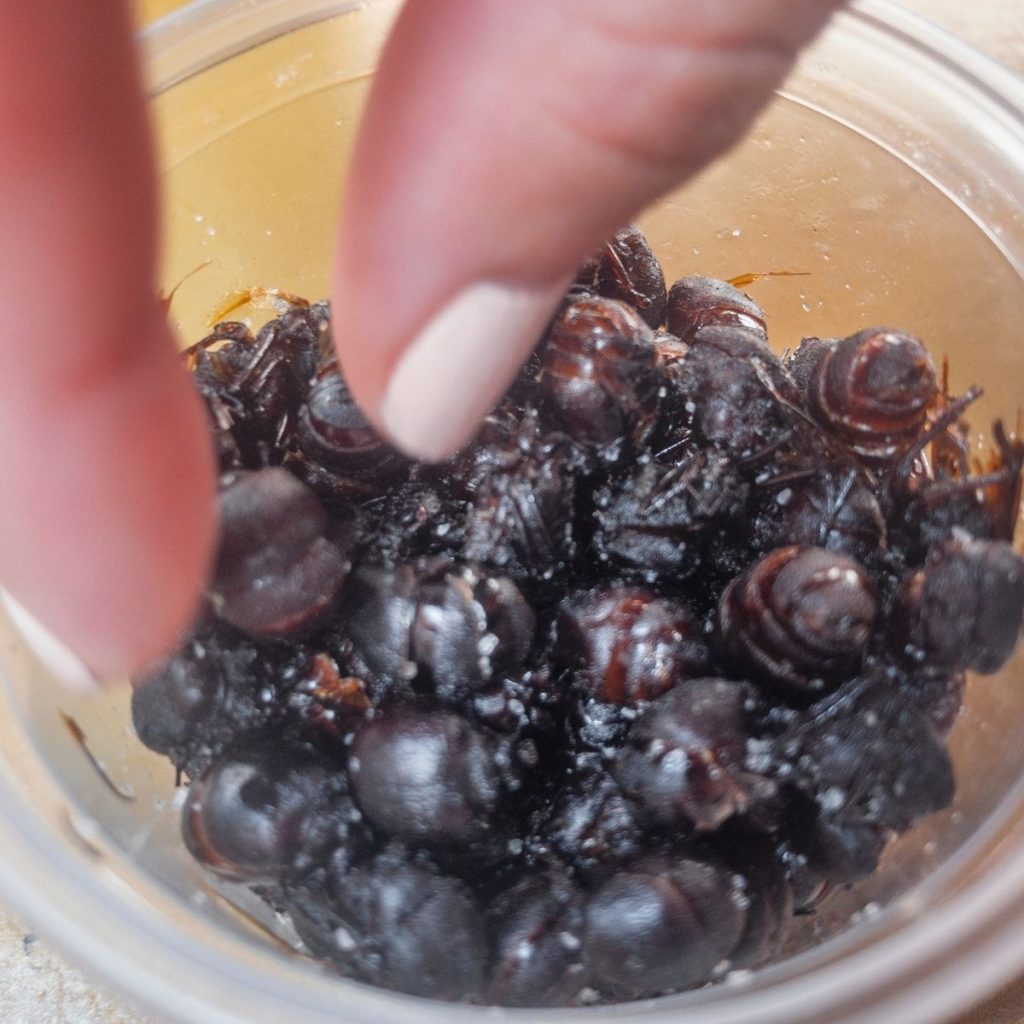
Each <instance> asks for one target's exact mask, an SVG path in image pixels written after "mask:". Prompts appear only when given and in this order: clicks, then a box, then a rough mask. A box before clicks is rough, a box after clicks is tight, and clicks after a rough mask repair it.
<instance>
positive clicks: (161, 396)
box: [0, 0, 839, 683]
mask: <svg viewBox="0 0 1024 1024" xmlns="http://www.w3.org/2000/svg"><path fill="white" fill-rule="evenodd" d="M838 3H839V0H730V2H729V3H727V4H724V3H719V2H717V0H630V2H629V3H622V2H621V0H546V2H544V3H540V2H537V0H529V2H526V3H510V2H508V0H474V2H472V3H469V2H467V0H409V2H408V3H407V5H406V7H405V9H404V10H403V13H402V15H401V17H400V19H399V22H398V24H397V26H396V29H395V31H394V33H393V35H392V38H391V40H390V42H389V44H388V47H387V49H386V51H385V54H384V57H383V61H382V64H381V69H380V73H379V74H378V76H377V80H376V83H375V86H374V89H373V93H372V95H371V99H370V103H369V107H368V110H367V117H366V122H365V127H364V129H363V131H362V134H361V137H360V141H359V143H358V145H357V149H356V153H355V156H354V160H353V164H352V169H351V174H350V179H349V182H348V184H347V188H346V197H345V204H344V213H343V218H342V223H341V230H340V234H339V244H338V254H337V261H336V270H335V276H334V289H333V296H332V297H333V299H334V302H335V308H336V309H338V310H343V311H344V315H343V316H342V317H339V318H338V319H337V320H336V334H337V338H338V345H339V350H340V355H341V360H342V364H343V367H344V369H345V372H346V375H347V376H348V379H349V381H350V383H351V385H352V388H353V390H354V392H355V394H356V397H357V398H358V399H359V401H360V402H361V404H362V405H363V408H364V409H365V411H366V412H367V414H368V415H369V417H370V418H371V419H372V420H373V422H374V423H375V424H376V425H377V426H378V427H379V428H380V429H381V430H382V431H383V432H384V433H385V434H387V435H388V436H389V437H390V439H391V440H392V441H393V442H394V443H395V444H397V445H398V446H399V447H402V448H404V449H405V450H406V451H408V452H409V453H411V454H413V455H417V456H419V457H422V458H428V459H437V458H441V457H443V456H445V455H446V454H448V453H450V452H451V451H453V450H454V449H456V448H457V447H458V446H459V445H460V444H461V443H463V442H464V441H465V440H466V439H467V438H468V436H469V435H470V434H471V432H472V430H473V428H474V426H475V424H476V423H477V421H478V420H479V419H480V418H481V417H482V416H483V415H485V414H486V413H487V411H488V410H489V409H490V408H491V407H492V406H493V404H494V403H495V402H496V401H497V399H498V397H499V396H500V394H501V393H502V391H503V390H504V388H505V387H506V386H507V384H508V382H509V380H510V378H511V377H512V375H513V374H514V373H515V370H516V369H517V367H518V366H519V364H520V362H521V361H522V360H523V359H524V358H525V356H526V355H527V354H528V352H529V350H530V349H531V348H532V347H533V344H534V343H535V340H536V337H537V335H538V333H539V331H540V330H541V329H542V328H543V326H544V324H545V323H546V322H547V320H548V319H549V317H550V315H551V313H552V311H553V309H554V307H555V305H556V304H557V302H558V300H559V298H560V297H561V295H562V294H563V292H564V289H565V287H566V285H567V283H568V281H569V280H571V278H572V276H573V273H574V270H575V268H576V266H577V265H578V264H579V262H580V260H581V258H582V257H583V256H585V255H586V254H587V253H588V252H590V251H592V250H593V249H595V248H596V247H597V246H598V245H599V244H600V242H601V241H602V240H603V239H604V238H605V237H607V236H609V235H611V234H612V233H613V232H614V231H615V230H616V228H618V227H619V226H620V225H621V224H622V223H623V222H625V221H627V220H628V219H629V218H630V217H631V216H633V214H635V212H636V211H637V210H638V209H640V208H641V207H642V206H644V205H645V204H646V203H648V202H649V201H650V200H652V199H653V198H655V197H656V196H658V195H659V194H661V193H663V192H665V191H667V190H668V189H669V188H671V187H672V186H674V185H676V184H678V183H679V182H681V181H682V180H684V179H685V178H687V177H689V176H690V175H692V174H693V173H694V172H695V171H697V170H699V169H700V168H701V167H702V166H703V165H704V164H705V163H706V162H707V161H708V160H710V159H712V158H713V157H714V156H715V155H717V154H718V153H719V152H721V151H722V150H723V149H724V148H726V147H727V146H728V145H729V144H731V143H732V142H733V141H735V140H736V139H737V138H738V137H739V136H740V135H741V134H742V132H743V130H744V129H745V128H746V126H747V125H748V123H749V122H750V120H751V119H752V117H753V116H754V115H755V114H756V112H757V111H758V110H759V109H760V107H761V106H762V104H763V103H764V102H765V100H766V99H767V98H768V97H769V95H770V93H771V90H772V89H773V87H774V86H775V85H777V84H778V82H779V81H780V79H781V78H782V77H783V75H784V74H785V72H786V70H787V69H788V67H789V65H790V63H791V61H792V59H793V57H794V56H795V54H796V52H797V50H798V49H799V47H800V46H801V45H802V44H803V43H805V42H806V41H807V40H809V39H810V38H811V37H812V36H813V35H814V34H815V33H816V32H817V30H818V29H819V28H820V27H821V25H822V24H823V23H824V22H825V20H826V19H827V17H828V16H829V14H830V13H831V11H832V10H833V9H834V8H835V7H836V6H838ZM0 11H2V14H3V20H4V24H5V29H4V40H3V45H2V46H0V238H2V239H3V249H2V250H0V282H2V284H3V293H4V295H5V298H6V309H5V311H4V317H3V327H2V328H0V352H2V353H3V355H4V356H5V366H6V371H7V372H6V373H5V374H4V375H3V376H2V378H0V479H2V480H3V481H4V483H5V485H6V486H5V489H4V493H5V499H6V500H5V508H4V512H3V515H2V521H0V579H2V580H3V581H4V583H5V585H7V586H9V587H10V589H11V591H12V592H13V593H14V594H16V595H17V596H18V598H19V601H20V602H21V603H22V604H23V605H25V606H27V607H28V608H30V609H31V610H32V613H33V615H34V616H35V618H36V619H37V620H40V621H41V622H43V623H45V624H46V627H47V628H48V631H49V632H52V633H55V634H57V635H59V636H60V637H61V638H62V640H63V641H64V644H65V645H66V646H68V647H69V648H71V649H72V650H73V651H75V652H76V654H77V656H78V658H77V659H76V658H74V657H72V656H67V657H61V658H60V659H59V660H60V665H59V668H60V670H61V674H62V675H64V676H65V677H68V678H69V681H71V680H77V681H78V682H79V683H83V682H85V681H86V680H87V679H88V678H89V677H90V676H92V675H94V674H95V675H98V676H101V677H107V676H112V675H116V674H120V673H123V672H124V671H128V670H132V669H136V668H138V667H140V666H141V665H143V664H145V663H146V662H148V661H150V660H151V659H153V658H154V657H156V656H158V655H159V654H160V653H162V652H164V651H165V650H166V649H167V648H168V646H169V645H171V644H173V642H174V639H175V638H176V637H177V636H178V635H180V633H181V631H182V630H183V629H184V628H185V627H186V625H187V623H188V621H189V620H190V618H191V617H192V615H193V614H194V611H195V607H196V602H197V595H198V594H199V592H200V590H201V587H202V583H203V580H204V578H205V575H206V571H207V568H208V565H209V559H210V553H211V550H212V547H213V544H214V522H213V511H214V507H215V502H214V466H213V459H212V455H211V452H210V449H209V442H208V439H207V430H206V425H205V419H204V415H203V412H202V409H201V407H200V405H199V402H198V399H197V397H196V395H195V394H194V392H193V390H192V388H191V385H190V384H189V382H188V380H187V377H186V374H185V373H184V371H183V369H182V367H181V366H180V364H179V361H178V360H177V358H176V356H175V352H174V345H173V342H172V338H171V332H170V330H169V327H168V325H167V323H166V318H165V317H164V315H163V311H162V310H161V308H160V305H159V303H158V302H157V301H156V297H155V294H156V293H155V283H154V282H155V255H156V236H157V230H156V184H155V181H156V176H155V171H154V165H153V157H152V152H151V148H150V143H149V137H148V133H147V128H146V117H145V106H144V100H143V97H142V90H141V87H140V82H139V75H138V72H137V68H136V57H135V54H134V52H133V44H132V37H131V26H130V21H129V18H128V16H127V14H126V13H125V11H124V10H123V9H122V8H121V6H120V5H119V4H118V3H117V2H116V0H105V2H99V0H97V2H96V3H91V4H66V3H63V2H61V0H36V2H35V3H31V4H16V3H14V2H13V0H3V8H2V9H0ZM31 631H32V633H33V635H34V636H35V637H36V638H37V639H40V640H41V641H42V644H41V645H38V646H45V648H46V651H47V653H48V655H49V657H50V660H51V662H52V661H53V660H54V658H55V657H56V656H57V654H56V652H58V651H59V650H60V649H61V646H62V645H60V644H57V642H56V641H54V640H53V638H52V637H49V636H47V635H46V632H44V631H43V630H41V629H40V627H39V626H38V623H37V624H36V625H34V626H32V627H31ZM78 659H84V662H86V663H87V664H88V665H90V666H91V667H92V671H91V672H90V671H88V670H85V669H84V667H82V666H80V665H78V664H77V661H78Z"/></svg>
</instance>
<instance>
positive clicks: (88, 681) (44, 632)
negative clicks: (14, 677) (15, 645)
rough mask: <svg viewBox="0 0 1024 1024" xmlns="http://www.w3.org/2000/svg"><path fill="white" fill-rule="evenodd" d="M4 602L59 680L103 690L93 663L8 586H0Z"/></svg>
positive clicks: (69, 685) (90, 690) (80, 690)
mask: <svg viewBox="0 0 1024 1024" xmlns="http://www.w3.org/2000/svg"><path fill="white" fill-rule="evenodd" d="M0 604H3V606H4V608H5V609H6V610H7V614H8V615H10V617H11V621H12V622H13V623H14V625H15V627H16V628H17V630H18V632H20V633H21V636H22V639H23V640H24V641H25V643H26V644H28V646H29V648H30V649H31V650H32V653H33V654H35V656H36V657H37V658H38V659H39V661H40V663H41V664H42V665H43V667H44V668H45V669H46V670H47V671H48V672H50V673H51V674H52V675H53V676H55V677H56V679H57V681H58V682H59V683H61V684H62V685H63V686H65V687H66V688H67V689H69V690H73V691H75V692H76V693H82V694H90V693H99V692H100V690H101V689H102V687H101V686H100V685H99V680H97V678H96V676H95V675H94V674H93V672H92V670H91V669H90V668H89V666H88V665H86V663H85V662H84V661H82V659H81V658H80V657H79V656H78V655H77V654H75V652H74V651H72V650H71V648H69V647H68V646H67V644H65V643H64V642H63V641H62V640H58V639H57V638H56V637H55V636H54V635H53V634H52V633H51V632H50V631H49V630H48V629H47V628H46V627H45V626H44V625H43V624H42V623H41V622H40V621H39V620H38V619H37V618H36V617H35V616H34V615H33V614H32V613H31V612H30V611H28V609H26V608H25V607H24V605H22V604H21V603H19V602H18V601H16V600H15V599H14V598H13V597H11V595H10V594H9V593H8V592H7V591H6V590H0Z"/></svg>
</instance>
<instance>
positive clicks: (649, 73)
mask: <svg viewBox="0 0 1024 1024" xmlns="http://www.w3.org/2000/svg"><path fill="white" fill-rule="evenodd" d="M838 5H839V0H730V2H729V3H725V4H723V3H717V2H714V0H630V3H628V4H624V3H622V2H621V0H585V2H584V0H546V2H543V3H542V2H538V0H531V2H529V3H520V4H512V3H508V2H507V0H475V2H474V3H471V4H469V3H465V2H464V0H409V2H408V3H407V4H406V7H405V9H404V10H403V12H402V15H401V17H400V19H399V22H398V24H397V26H396V28H395V30H394V32H393V33H392V36H391V39H390V41H389V43H388V46H387V47H386V49H385V53H384V55H383V59H382V63H381V66H380V70H379V73H378V75H377V80H376V83H375V85H374V89H373V92H372V94H371V97H370V101H369V105H368V108H367V110H366V114H365V118H364V127H363V130H362V134H361V136H360V139H359V141H358V143H357V146H356V151H355V153H354V156H353V163H352V167H351V172H350V180H349V183H348V189H347V193H346V199H345V204H344V212H343V218H342V227H341V235H340V238H339V245H338V252H337V261H336V270H335V281H334V301H335V309H336V310H337V311H338V313H337V315H336V318H335V326H336V333H337V335H338V344H339V352H340V357H341V360H342V365H343V366H344V368H345V372H346V375H347V376H348V378H349V381H350V383H351V386H352V388H353V391H354V393H355V395H356V397H357V399H358V400H359V401H360V403H361V405H362V406H363V408H364V409H365V411H366V412H367V414H368V415H369V416H370V418H371V419H372V420H373V421H374V422H375V424H376V425H377V426H378V427H379V428H380V429H381V430H383V432H384V433H385V434H387V435H388V436H389V437H390V438H391V440H392V441H394V442H395V443H396V444H397V445H398V446H399V447H401V448H403V449H405V450H406V451H407V452H408V453H410V454H412V455H415V456H418V457H420V458H424V459H429V460H437V459H441V458H443V457H445V456H446V455H448V454H450V453H451V452H452V451H453V450H455V449H456V448H458V447H459V446H460V445H461V444H462V443H463V442H464V441H466V440H467V439H468V437H469V436H470V435H471V433H472V432H473V430H474V428H475V426H476V424H477V422H478V421H479V419H480V418H482V417H483V416H484V415H486V413H487V412H488V411H490V409H491V408H492V407H493V406H494V405H495V404H496V402H497V401H498V399H499V398H500V396H501V394H502V393H503V391H504V390H505V388H506V387H507V385H508V383H509V382H510V380H511V378H512V377H513V376H514V374H515V372H516V370H517V369H518V367H519V366H520V364H521V363H522V362H523V361H524V360H525V358H526V356H527V355H528V353H529V351H530V350H531V348H532V347H533V346H534V344H535V343H536V340H537V337H538V335H539V334H540V332H541V331H542V330H543V328H544V326H545V324H546V323H547V321H548V319H549V318H550V316H551V314H552V312H553V311H554V309H555V307H556V305H557V303H558V301H559V299H560V298H561V296H562V294H563V293H564V290H565V288H566V286H567V285H568V283H569V281H570V280H571V279H572V277H573V275H574V273H575V270H576V267H577V265H578V264H579V263H580V261H581V259H582V258H583V257H584V256H585V255H587V254H588V253H589V252H591V251H593V250H594V249H596V248H597V246H598V245H600V243H601V242H602V241H603V240H604V239H605V238H606V237H608V236H610V235H611V234H613V233H614V232H615V230H616V229H617V228H619V227H620V226H621V225H622V224H623V223H624V222H625V221H627V220H629V219H630V218H631V217H632V216H633V215H634V214H635V213H636V212H637V210H639V209H640V208H641V207H642V206H644V205H645V204H646V203H648V202H650V201H651V200H652V199H654V198H655V197H657V196H658V195H660V194H661V193H663V192H665V191H667V190H668V189H670V188H671V187H672V186H674V185H676V184H678V183H679V182H681V181H683V180H684V179H685V178H687V177H688V176H690V175H692V174H693V173H694V172H696V171H697V170H699V169H700V168H701V167H702V166H703V165H704V164H705V163H707V162H708V161H709V160H711V159H712V158H713V157H714V156H715V155H716V154H718V153H720V152H721V151H722V150H724V149H725V148H726V147H727V146H729V145H730V144H731V143H733V142H734V141H735V140H736V139H737V138H738V137H739V136H740V135H741V134H742V132H743V131H744V130H745V128H746V127H747V125H748V124H749V122H750V121H751V119H752V118H753V116H754V115H755V114H756V113H757V111H758V110H759V109H760V107H761V106H762V105H763V104H764V102H765V101H766V100H767V99H768V97H769V95H770V93H771V90H772V89H773V88H774V87H775V86H776V85H777V84H778V83H779V81H780V80H781V79H782V77H783V76H784V75H785V73H786V71H787V70H788V69H789V66H790V64H791V63H792V61H793V59H794V57H795V56H796V54H797V52H798V50H799V48H800V46H801V45H803V44H804V43H805V42H807V41H808V40H809V39H810V38H811V37H812V36H813V35H814V34H815V33H816V32H817V31H818V29H820V28H821V26H822V25H823V24H824V22H825V21H826V19H827V18H828V16H829V14H830V13H831V11H832V10H833V9H834V8H835V7H836V6H838Z"/></svg>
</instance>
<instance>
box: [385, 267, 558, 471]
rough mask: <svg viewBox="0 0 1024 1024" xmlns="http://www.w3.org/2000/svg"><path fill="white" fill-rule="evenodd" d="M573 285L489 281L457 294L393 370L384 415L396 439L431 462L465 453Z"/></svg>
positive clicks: (393, 437) (400, 446) (393, 438)
mask: <svg viewBox="0 0 1024 1024" xmlns="http://www.w3.org/2000/svg"><path fill="white" fill-rule="evenodd" d="M566 287H567V285H566V283H560V284H558V285H557V286H550V287H545V288H536V289H534V288H512V287H508V286H506V285H500V284H493V283H490V282H481V283H477V284H474V285H471V286H470V287H468V288H466V289H464V290H463V291H461V292H460V293H459V294H458V295H456V296H455V298H454V299H452V300H451V301H450V302H449V303H448V304H447V305H445V306H444V307H443V308H442V309H441V311H440V312H439V313H438V314H437V315H436V316H435V317H434V318H433V319H432V320H431V321H430V322H429V323H428V324H427V325H426V327H424V328H423V330H422V331H420V333H419V335H418V336H417V337H416V339H415V340H414V341H413V342H412V344H411V345H410V346H409V347H408V349H407V350H406V351H405V353H404V355H403V356H402V358H401V359H400V360H399V362H398V364H397V366H396V367H395V370H394V372H393V373H392V375H391V380H390V381H389V382H388V386H387V388H386V390H385V392H384V398H383V400H382V401H381V404H380V418H381V421H382V422H383V424H384V427H385V429H386V430H387V431H388V433H389V434H390V435H391V439H392V441H394V443H395V444H396V445H397V446H398V447H399V448H401V449H403V450H404V451H405V452H406V453H407V454H409V455H412V456H414V457H416V458H419V459H423V460H425V461H428V462H437V461H438V460H440V459H443V458H445V457H447V456H448V455H451V454H452V452H454V451H457V450H458V449H459V448H460V447H461V446H462V445H463V444H464V443H465V442H466V441H467V440H469V438H470V437H471V436H472V435H473V432H474V430H475V429H476V427H477V424H479V422H480V420H482V419H483V418H484V416H486V415H487V414H488V413H489V412H490V411H491V410H492V409H493V408H494V407H495V406H496V405H497V404H498V401H499V400H500V399H501V396H502V395H503V394H504V393H505V390H506V389H507V388H508V385H509V383H510V382H511V380H512V378H513V377H514V376H515V374H516V371H517V370H518V369H519V367H520V366H521V365H522V363H523V361H524V360H525V359H526V357H527V356H528V355H529V353H530V351H531V350H532V349H533V347H534V345H535V344H536V342H537V340H538V338H539V337H540V333H541V331H543V330H544V328H545V327H546V326H547V323H548V321H549V320H550V319H551V314H552V313H553V312H554V310H555V307H556V306H557V305H558V301H559V299H560V298H561V297H562V295H564V294H565V289H566Z"/></svg>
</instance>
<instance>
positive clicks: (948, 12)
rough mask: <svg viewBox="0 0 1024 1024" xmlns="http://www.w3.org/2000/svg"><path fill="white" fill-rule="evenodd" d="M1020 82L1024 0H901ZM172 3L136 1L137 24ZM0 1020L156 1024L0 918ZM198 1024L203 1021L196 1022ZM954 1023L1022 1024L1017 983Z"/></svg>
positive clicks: (1023, 989) (175, 1)
mask: <svg viewBox="0 0 1024 1024" xmlns="http://www.w3.org/2000/svg"><path fill="white" fill-rule="evenodd" d="M903 4H904V6H906V7H909V8H911V9H913V10H915V11H917V12H919V13H920V14H923V15H925V16H927V17H930V18H932V19H933V20H935V21H937V22H939V23H940V24H942V25H944V26H946V27H947V28H949V29H951V30H952V31H954V32H956V33H958V34H959V35H961V36H963V37H964V38H966V39H968V40H970V41H971V42H973V43H974V44H975V45H976V46H978V47H979V48H980V49H983V50H986V51H987V52H988V53H990V54H992V55H993V56H994V57H996V58H997V59H999V60H1001V61H1002V62H1003V63H1004V64H1006V65H1007V66H1008V67H1011V68H1013V69H1014V70H1015V71H1017V72H1018V73H1019V74H1022V75H1024V5H1022V4H1024V0H970V2H967V3H965V2H964V0H903ZM179 5H180V3H179V0H137V6H138V9H139V11H140V14H141V16H142V18H143V19H144V20H150V19H152V18H155V17H159V16H161V15H163V14H165V13H167V11H169V10H171V9H172V8H174V7H176V6H179ZM0 1021H3V1022H4V1024H159V1022H157V1021H155V1020H152V1019H151V1018H147V1017H145V1016H143V1015H141V1014H139V1013H138V1012H137V1011H135V1010H133V1009H132V1008H130V1007H128V1006H127V1005H125V1004H124V1003H123V1001H121V1000H117V999H110V998H109V997H107V996H106V995H104V994H102V993H101V992H100V991H99V990H98V989H97V988H96V987H95V985H94V984H93V983H92V982H91V981H90V980H89V979H87V978H85V977H84V976H83V975H82V974H81V973H80V972H79V971H77V970H75V969H74V968H73V967H70V966H68V965H67V964H66V963H65V962H64V961H63V960H62V959H61V958H60V957H59V956H58V955H57V954H56V953H55V952H54V951H53V950H52V949H51V948H50V947H49V946H48V945H47V944H46V942H45V941H44V940H42V939H39V938H37V937H36V936H35V935H34V934H32V932H31V931H30V930H29V929H28V927H27V926H26V925H24V924H22V923H18V922H15V921H13V920H11V919H9V918H7V917H6V916H4V915H3V913H2V911H0ZM196 1024H202V1022H196ZM958 1024H1024V979H1022V980H1021V981H1020V982H1018V983H1017V984H1015V985H1013V986H1011V987H1010V988H1009V989H1007V990H1006V991H1005V992H1003V993H1001V994H1000V995H998V996H997V997H995V998H994V999H992V1000H991V1001H989V1002H988V1003H986V1004H985V1005H984V1006H982V1007H979V1008H978V1009H977V1010H976V1011H975V1012H974V1013H973V1014H972V1015H970V1016H969V1017H967V1018H964V1019H963V1020H962V1021H960V1022H958Z"/></svg>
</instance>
